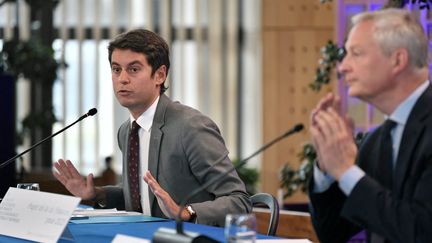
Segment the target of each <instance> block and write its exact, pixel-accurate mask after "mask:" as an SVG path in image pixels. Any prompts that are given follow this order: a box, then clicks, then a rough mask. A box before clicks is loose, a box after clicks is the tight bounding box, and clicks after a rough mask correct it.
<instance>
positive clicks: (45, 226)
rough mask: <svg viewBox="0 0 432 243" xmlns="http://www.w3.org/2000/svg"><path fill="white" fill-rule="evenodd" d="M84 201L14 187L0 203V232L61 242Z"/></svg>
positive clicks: (23, 237)
mask: <svg viewBox="0 0 432 243" xmlns="http://www.w3.org/2000/svg"><path fill="white" fill-rule="evenodd" d="M80 201H81V199H80V198H78V197H72V196H65V195H60V194H54V193H48V192H40V191H31V190H24V189H18V188H14V187H10V188H9V190H8V191H7V192H6V195H5V197H4V198H3V201H2V202H1V203H0V234H2V235H7V236H12V237H16V238H21V239H26V240H32V241H37V242H57V241H58V239H59V238H60V235H61V234H62V232H63V230H64V229H65V227H66V224H67V223H68V222H69V219H70V217H71V215H72V212H73V211H74V210H75V208H76V207H77V206H78V203H79V202H80Z"/></svg>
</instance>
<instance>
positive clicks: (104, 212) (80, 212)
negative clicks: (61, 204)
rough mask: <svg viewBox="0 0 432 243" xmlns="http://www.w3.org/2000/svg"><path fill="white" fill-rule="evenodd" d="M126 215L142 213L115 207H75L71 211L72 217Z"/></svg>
mask: <svg viewBox="0 0 432 243" xmlns="http://www.w3.org/2000/svg"><path fill="white" fill-rule="evenodd" d="M128 215H129V216H131V215H142V214H141V213H138V212H130V211H123V210H117V209H115V208H110V209H93V208H85V209H83V208H77V209H75V210H74V211H73V213H72V217H80V216H87V217H97V216H128Z"/></svg>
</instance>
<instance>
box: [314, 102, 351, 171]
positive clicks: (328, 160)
mask: <svg viewBox="0 0 432 243" xmlns="http://www.w3.org/2000/svg"><path fill="white" fill-rule="evenodd" d="M314 121H315V122H314V124H312V125H311V127H310V132H311V135H312V138H313V141H314V145H315V144H316V147H315V149H316V150H317V154H318V155H319V165H320V168H321V167H323V168H324V171H326V172H327V173H329V174H330V175H332V176H333V177H334V178H335V179H336V180H339V178H340V177H341V176H342V175H343V173H344V172H345V171H346V170H347V169H349V168H350V167H351V166H352V165H354V163H355V159H356V156H357V146H356V144H355V142H354V138H353V135H352V128H351V127H350V126H349V124H347V120H346V118H345V117H341V115H340V114H339V113H338V112H337V111H335V110H334V108H333V107H329V108H328V109H326V110H320V111H318V112H317V113H316V115H315V117H314Z"/></svg>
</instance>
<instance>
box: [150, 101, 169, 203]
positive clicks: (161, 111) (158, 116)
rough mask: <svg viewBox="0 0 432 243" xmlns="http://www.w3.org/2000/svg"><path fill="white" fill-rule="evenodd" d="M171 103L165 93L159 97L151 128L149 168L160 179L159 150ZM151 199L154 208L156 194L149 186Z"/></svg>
mask: <svg viewBox="0 0 432 243" xmlns="http://www.w3.org/2000/svg"><path fill="white" fill-rule="evenodd" d="M168 103H169V99H168V97H167V96H165V95H163V94H162V95H161V96H160V99H159V104H158V106H157V108H156V112H155V116H154V118H153V125H152V128H151V135H150V145H149V160H148V168H149V171H150V173H151V174H152V175H153V177H154V178H155V179H156V180H157V181H158V177H159V174H158V169H159V152H160V147H161V143H162V138H163V132H162V130H161V129H162V127H163V125H164V124H165V111H166V108H167V105H168ZM149 199H150V208H153V203H154V201H155V200H154V199H155V196H154V194H153V193H152V192H151V190H150V188H149Z"/></svg>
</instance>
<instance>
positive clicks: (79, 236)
mask: <svg viewBox="0 0 432 243" xmlns="http://www.w3.org/2000/svg"><path fill="white" fill-rule="evenodd" d="M160 227H165V228H170V229H175V222H174V221H173V220H168V221H158V222H140V223H101V224H74V223H69V224H68V229H69V231H70V232H71V233H72V235H73V237H74V241H73V242H92V243H93V242H111V241H112V240H113V238H114V236H115V235H116V234H124V235H129V236H135V237H139V238H145V239H152V238H153V234H154V232H156V230H157V229H159V228H160ZM184 229H185V230H186V231H192V232H199V233H200V234H203V235H206V236H209V237H211V238H213V239H215V240H217V241H220V242H224V241H225V239H224V229H223V228H220V227H212V226H207V225H200V224H192V223H184ZM257 238H258V239H272V238H276V237H271V236H266V235H260V234H258V235H257ZM0 242H30V241H27V240H22V239H17V238H12V237H8V236H3V235H0ZM59 242H61V243H68V242H71V241H68V240H63V239H60V240H59Z"/></svg>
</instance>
